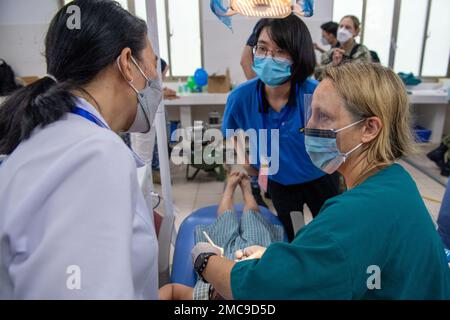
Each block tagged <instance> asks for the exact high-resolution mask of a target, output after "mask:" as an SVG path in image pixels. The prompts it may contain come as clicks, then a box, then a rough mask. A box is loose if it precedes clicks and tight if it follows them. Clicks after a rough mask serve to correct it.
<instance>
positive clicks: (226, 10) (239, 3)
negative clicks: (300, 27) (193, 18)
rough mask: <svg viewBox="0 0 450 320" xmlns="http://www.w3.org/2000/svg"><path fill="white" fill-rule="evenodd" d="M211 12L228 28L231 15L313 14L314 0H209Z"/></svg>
mask: <svg viewBox="0 0 450 320" xmlns="http://www.w3.org/2000/svg"><path fill="white" fill-rule="evenodd" d="M211 10H212V12H213V13H214V14H215V15H216V16H217V17H218V18H219V19H220V20H221V21H222V22H223V23H224V24H225V25H226V26H227V27H229V28H230V29H232V23H231V17H232V16H234V15H236V14H240V15H242V16H246V17H257V18H280V19H282V18H285V17H287V16H289V15H290V14H291V13H295V14H297V15H299V16H302V17H311V16H312V15H313V14H314V0H211Z"/></svg>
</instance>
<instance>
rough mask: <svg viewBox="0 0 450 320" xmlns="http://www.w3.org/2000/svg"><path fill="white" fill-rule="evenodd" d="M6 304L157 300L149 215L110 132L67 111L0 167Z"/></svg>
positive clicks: (125, 155) (0, 273)
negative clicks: (40, 301)
mask: <svg viewBox="0 0 450 320" xmlns="http://www.w3.org/2000/svg"><path fill="white" fill-rule="evenodd" d="M78 106H79V107H80V108H83V109H85V110H87V111H89V112H90V113H92V114H93V115H95V116H97V117H98V118H99V119H100V120H102V121H103V122H104V123H106V122H105V121H104V119H103V118H102V117H101V116H100V114H99V113H98V112H97V111H96V109H95V108H94V107H92V106H91V105H90V104H88V103H87V102H86V101H84V100H81V99H80V100H79V105H78ZM0 299H158V242H157V238H156V233H155V228H154V221H153V214H152V211H151V209H149V208H147V206H146V204H145V201H144V197H143V195H142V192H141V190H140V188H139V184H138V180H137V171H136V163H135V159H134V158H133V154H132V152H131V151H130V150H129V149H128V148H127V147H126V145H125V144H124V143H123V142H122V140H121V139H120V138H119V137H118V136H117V135H116V134H115V133H114V132H112V131H111V130H109V129H105V128H101V127H99V126H98V125H96V124H95V123H92V122H90V121H88V120H87V119H85V118H82V117H81V116H79V115H75V114H71V113H69V114H67V115H66V116H65V117H64V118H63V119H61V120H59V121H57V122H55V123H52V124H50V125H49V126H47V127H46V128H45V129H36V130H35V131H34V132H33V134H32V136H31V137H30V138H29V139H28V140H26V141H24V142H22V143H21V144H20V145H19V146H18V147H17V149H16V150H15V151H14V152H13V153H12V154H11V155H10V156H9V158H7V160H6V161H4V162H3V164H2V165H1V166H0Z"/></svg>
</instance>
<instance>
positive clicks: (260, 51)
mask: <svg viewBox="0 0 450 320" xmlns="http://www.w3.org/2000/svg"><path fill="white" fill-rule="evenodd" d="M269 52H270V53H271V54H270V56H271V57H272V59H273V60H274V61H275V62H278V61H277V59H282V60H286V59H287V60H291V57H290V55H289V53H288V52H287V51H286V50H283V49H276V50H271V49H268V48H266V47H265V46H262V45H256V46H254V47H253V55H255V56H258V57H264V58H265V57H267V55H268V54H269Z"/></svg>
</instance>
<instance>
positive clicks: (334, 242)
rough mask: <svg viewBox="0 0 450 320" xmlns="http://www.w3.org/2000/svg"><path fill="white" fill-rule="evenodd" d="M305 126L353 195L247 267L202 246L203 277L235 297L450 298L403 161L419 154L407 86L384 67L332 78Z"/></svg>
mask: <svg viewBox="0 0 450 320" xmlns="http://www.w3.org/2000/svg"><path fill="white" fill-rule="evenodd" d="M307 116H308V119H309V121H308V125H307V128H306V129H305V135H306V139H305V144H306V149H307V151H308V154H309V155H310V157H311V160H312V161H313V163H314V164H315V165H316V166H318V167H319V168H320V169H322V170H323V171H325V172H327V173H332V172H334V171H336V170H337V171H339V172H340V173H341V174H342V175H343V176H344V177H345V181H346V184H347V187H348V191H347V192H345V193H344V194H342V195H339V196H336V197H334V198H331V199H329V200H328V201H327V202H325V204H324V205H323V207H322V209H321V212H320V214H319V215H318V216H317V218H315V219H314V220H313V221H312V222H311V223H310V224H309V225H307V226H306V227H304V228H303V229H302V230H300V231H299V232H298V233H297V235H296V236H295V239H294V240H293V241H292V242H291V243H274V244H272V245H270V246H269V247H268V248H262V247H251V248H248V249H247V250H244V258H245V257H249V258H250V259H246V260H245V259H244V260H243V261H240V262H235V261H231V260H228V259H226V258H224V257H221V256H220V252H218V251H217V249H216V248H214V247H212V246H208V245H207V244H205V243H200V244H198V245H197V246H196V247H194V249H193V251H192V258H193V262H194V265H195V266H196V270H197V272H198V273H200V275H201V276H202V277H203V279H205V281H207V282H209V283H211V284H212V285H213V286H214V288H215V290H216V291H217V292H218V293H220V295H221V296H223V297H225V298H227V299H450V269H449V267H448V264H447V262H446V257H445V253H444V248H443V245H442V243H441V241H440V238H439V236H438V234H437V232H436V229H435V227H434V225H433V222H432V220H431V217H430V214H429V213H428V211H427V209H426V207H425V205H424V203H423V200H422V198H421V196H420V194H419V191H418V189H417V186H416V184H415V183H414V181H413V179H412V178H411V176H410V175H409V174H408V173H407V172H406V170H405V169H404V168H403V167H402V166H401V165H399V164H397V163H396V161H397V160H398V159H400V158H401V157H402V156H404V155H405V154H407V153H408V152H410V151H411V150H412V144H413V138H412V135H411V131H410V122H409V119H410V114H409V105H408V98H407V95H406V91H405V88H404V86H403V84H402V82H401V80H400V79H399V78H398V76H397V75H395V73H394V72H392V71H391V70H389V69H386V68H384V67H382V66H380V65H373V64H362V63H358V64H344V65H342V66H339V67H333V68H330V69H328V70H327V71H326V72H325V78H324V81H323V82H322V83H321V84H320V85H319V87H318V88H317V89H316V91H315V93H314V96H313V100H312V104H311V109H310V112H308V115H307Z"/></svg>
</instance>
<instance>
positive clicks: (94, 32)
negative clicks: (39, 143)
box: [0, 0, 147, 154]
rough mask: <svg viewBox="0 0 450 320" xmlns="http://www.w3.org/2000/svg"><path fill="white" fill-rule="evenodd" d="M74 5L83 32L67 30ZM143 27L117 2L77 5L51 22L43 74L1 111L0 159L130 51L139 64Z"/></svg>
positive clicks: (82, 0) (83, 0)
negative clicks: (79, 11) (77, 90)
mask: <svg viewBox="0 0 450 320" xmlns="http://www.w3.org/2000/svg"><path fill="white" fill-rule="evenodd" d="M71 5H77V6H78V7H79V8H80V10H81V12H82V15H81V25H82V27H81V29H79V30H78V29H74V30H72V29H69V28H68V27H67V19H68V17H69V16H70V14H69V13H68V12H67V8H68V7H69V6H71ZM146 35H147V24H146V23H145V22H144V21H143V20H141V19H138V18H136V17H135V16H133V15H131V14H130V13H129V12H128V11H126V10H125V9H123V8H122V7H121V6H120V5H119V4H118V3H117V2H115V1H109V0H76V1H72V2H70V3H68V4H67V5H65V6H64V7H63V8H62V9H61V10H59V11H58V13H57V14H56V15H55V17H54V18H53V20H52V22H51V23H50V27H49V29H48V32H47V36H46V39H45V47H46V49H45V58H46V61H47V72H48V74H50V75H52V76H54V77H55V78H56V79H57V80H58V82H57V83H56V82H55V81H54V80H52V79H51V77H44V78H42V79H40V80H38V81H36V82H34V83H33V84H31V85H28V86H26V87H24V88H22V89H19V90H17V91H15V93H14V94H13V95H11V96H10V97H9V98H8V99H7V100H6V101H5V102H4V103H3V105H2V106H1V107H0V154H10V153H12V152H13V151H14V149H15V148H16V147H17V146H18V145H19V144H20V142H22V141H24V140H26V139H28V138H29V136H30V135H31V133H32V131H33V130H34V129H35V128H36V127H40V126H46V125H49V124H51V123H52V122H55V121H57V120H59V119H60V118H61V117H63V116H64V115H65V114H66V113H68V112H70V111H71V110H72V109H73V107H74V106H75V97H74V95H73V94H72V93H71V92H72V90H74V89H76V88H80V87H82V86H83V85H86V84H87V83H89V82H90V81H92V80H93V79H94V78H95V77H96V76H97V74H98V73H99V72H101V71H102V70H104V69H105V68H106V67H108V66H109V65H111V64H112V63H114V62H115V61H116V58H117V57H118V56H119V55H120V53H121V52H122V50H123V49H125V48H130V49H131V52H132V54H133V56H134V57H136V59H138V60H140V59H141V54H142V51H143V50H144V49H145V47H146V45H147V40H146V39H147V37H146Z"/></svg>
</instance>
